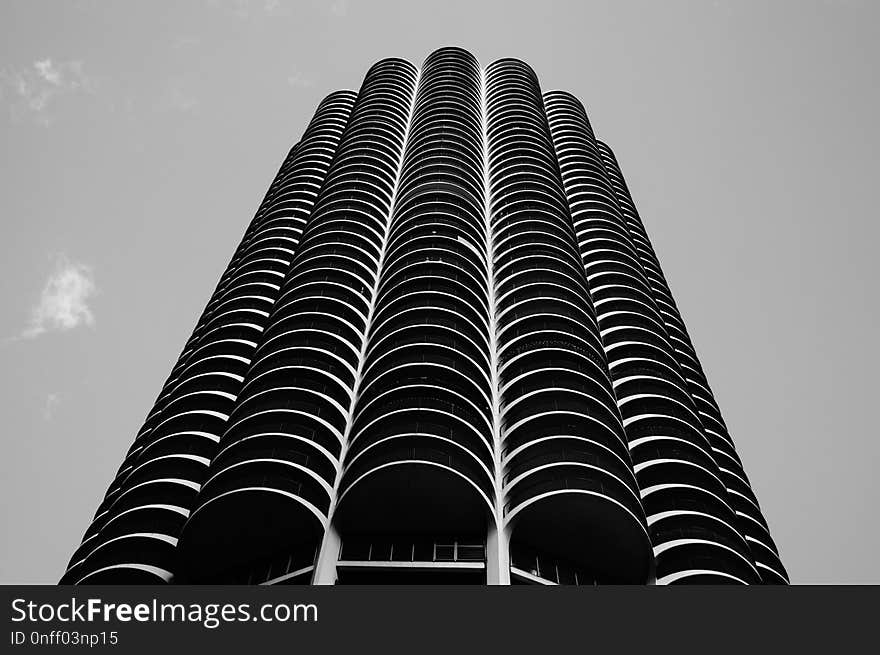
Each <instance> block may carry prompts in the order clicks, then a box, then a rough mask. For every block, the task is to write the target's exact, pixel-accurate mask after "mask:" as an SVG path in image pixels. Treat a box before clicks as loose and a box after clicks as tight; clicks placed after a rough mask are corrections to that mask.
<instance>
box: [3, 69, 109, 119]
mask: <svg viewBox="0 0 880 655" xmlns="http://www.w3.org/2000/svg"><path fill="white" fill-rule="evenodd" d="M94 90H95V81H94V80H93V79H92V78H91V77H89V76H88V75H87V74H86V72H85V69H84V68H83V63H82V62H81V61H78V60H71V61H62V62H57V63H56V62H53V61H52V59H50V58H46V59H39V60H37V61H35V62H34V63H33V64H31V65H30V66H29V67H27V68H24V69H20V70H15V69H11V68H9V67H6V68H3V69H2V70H0V98H3V99H4V100H5V101H6V102H7V104H8V105H9V111H10V114H11V115H12V117H13V118H14V119H20V118H22V117H24V116H28V115H29V116H31V117H32V118H33V119H34V120H35V121H36V122H37V123H39V124H40V125H44V126H48V125H49V124H50V123H51V121H52V117H51V115H50V113H49V108H50V105H51V104H52V103H54V102H55V100H56V99H57V98H58V97H60V96H63V95H70V94H74V93H92V92H94Z"/></svg>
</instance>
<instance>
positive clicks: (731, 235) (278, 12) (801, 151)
mask: <svg viewBox="0 0 880 655" xmlns="http://www.w3.org/2000/svg"><path fill="white" fill-rule="evenodd" d="M538 5H540V8H536V6H538ZM878 25H880V3H877V2H859V1H857V0H850V1H847V0H835V1H831V0H828V1H825V2H809V1H806V0H804V1H797V2H787V3H784V2H755V3H751V2H743V1H731V2H721V1H716V2H708V1H707V2H662V3H661V2H644V3H628V2H620V1H613V2H612V1H609V2H585V1H579V2H571V3H563V2H558V3H554V2H547V1H544V2H541V3H537V2H534V1H533V0H532V1H529V2H480V1H478V0H467V1H465V2H456V1H449V0H446V1H444V2H432V3H420V2H413V1H407V2H375V1H374V2H369V3H367V2H357V1H355V0H348V1H346V0H336V1H335V2H329V1H328V2H319V1H318V0H300V1H298V2H290V3H287V2H278V1H272V0H270V1H268V2H267V1H266V0H252V1H250V2H249V1H247V0H240V1H231V0H230V1H226V0H215V1H202V2H189V3H183V2H175V3H170V2H169V3H161V2H139V3H128V2H109V1H106V2H97V1H90V0H79V1H76V2H67V3H65V4H62V3H57V2H42V1H34V0H27V1H24V0H21V1H16V0H7V1H6V2H3V3H2V4H0V144H2V146H0V217H2V226H3V232H2V237H3V238H2V240H0V243H2V248H3V250H2V254H3V256H2V257H0V302H2V307H3V312H2V314H0V369H2V371H3V373H4V374H3V375H2V376H0V390H2V395H0V397H2V405H0V406H2V409H3V429H4V432H5V435H4V438H3V450H2V455H0V485H2V486H0V492H2V497H3V499H4V500H3V503H2V512H3V514H2V525H3V534H4V538H3V539H2V540H0V582H2V583H22V582H34V583H54V582H56V581H57V580H58V578H59V576H60V575H61V573H62V572H63V570H64V567H65V566H66V563H67V559H68V558H69V556H70V554H71V553H72V552H73V550H74V548H75V547H76V546H77V544H78V543H79V540H80V538H81V537H82V533H83V531H84V530H85V528H86V527H87V525H88V523H89V521H90V519H91V516H92V514H93V512H94V510H95V508H96V507H97V504H98V502H99V501H100V499H101V497H102V495H103V493H104V492H105V490H106V487H107V485H108V483H109V482H110V480H111V478H112V476H113V475H114V474H115V472H116V468H117V466H118V465H119V463H120V461H121V459H122V457H123V455H124V453H125V451H126V449H127V448H128V446H129V444H130V442H131V440H132V439H133V437H134V434H135V432H136V431H137V429H138V428H139V427H140V424H141V422H142V420H143V418H144V416H145V415H146V413H147V411H148V410H149V408H150V406H151V405H152V402H153V400H154V399H155V397H156V395H157V393H158V391H159V389H160V387H161V385H162V383H163V382H164V380H165V377H166V375H167V374H168V372H169V371H170V369H171V366H172V364H173V363H174V361H175V360H176V358H177V355H178V354H179V352H180V350H181V348H182V347H183V344H184V342H185V340H186V339H187V337H188V336H189V334H190V332H191V330H192V328H193V326H194V324H195V321H196V319H197V317H198V315H199V314H200V312H201V310H202V308H203V306H204V304H205V303H206V302H207V300H208V298H209V296H210V294H211V292H212V291H213V288H214V286H215V284H216V282H217V279H218V278H219V276H220V274H221V273H222V271H223V269H224V268H225V266H226V264H227V262H228V259H229V257H230V256H231V254H232V251H233V249H234V248H235V246H236V245H237V243H238V240H239V238H240V237H241V234H242V233H243V232H244V229H245V227H246V225H247V223H248V221H249V220H250V218H251V217H252V216H253V213H254V211H255V210H256V208H257V205H258V203H259V201H260V199H261V198H262V196H263V194H264V192H265V190H266V188H267V187H268V185H269V183H270V182H271V180H272V177H273V176H274V174H275V171H276V170H277V168H278V166H279V165H280V163H281V160H282V158H283V156H284V155H285V154H286V152H287V150H288V148H289V147H290V146H291V145H292V143H293V142H294V141H296V140H297V138H298V137H299V135H300V134H301V132H302V130H303V129H304V128H305V125H306V122H307V120H308V119H309V117H310V116H311V114H312V112H313V111H314V109H315V107H316V105H317V103H318V101H319V100H320V99H321V98H322V97H323V96H324V95H326V94H327V93H329V92H331V91H333V90H336V89H341V88H355V89H356V88H357V87H358V86H359V84H360V81H361V79H362V77H363V75H364V73H365V72H366V70H367V68H368V67H369V65H370V64H371V63H372V62H374V61H375V60H377V59H379V58H382V57H386V56H398V57H405V58H408V59H410V60H411V61H413V62H414V63H416V64H420V63H421V61H422V60H423V59H424V57H425V56H426V55H427V54H428V53H429V52H430V51H431V50H433V49H435V48H436V47H439V46H444V45H459V46H463V47H466V48H468V49H469V50H471V51H472V52H473V53H474V54H475V55H476V56H477V57H478V58H479V59H480V60H481V61H482V62H483V63H484V64H486V63H489V62H490V61H492V60H493V59H496V58H499V57H504V56H510V57H518V58H521V59H524V60H525V61H527V62H529V63H530V64H531V65H532V66H533V67H534V68H535V70H536V71H537V73H538V75H539V76H540V78H541V81H542V84H543V87H544V89H545V90H549V89H553V88H560V89H567V90H570V91H572V92H573V93H574V94H575V95H577V96H578V97H579V98H580V99H581V100H582V101H583V102H584V105H585V106H586V108H587V110H588V112H589V113H590V116H591V120H592V122H593V127H594V129H595V131H596V133H597V135H598V136H599V138H601V139H603V140H605V141H607V142H608V143H609V145H610V146H611V147H612V148H613V149H614V150H615V152H616V154H617V156H618V159H619V160H620V163H621V166H622V168H623V172H624V175H625V176H626V178H627V181H628V183H629V185H630V188H631V190H632V192H633V195H634V197H635V201H636V204H637V205H638V207H639V209H640V212H641V214H642V217H643V220H644V222H645V225H646V227H647V229H648V232H649V233H650V235H651V237H652V240H653V242H654V246H655V248H656V250H657V253H658V255H659V257H660V260H661V263H662V264H663V266H664V269H665V271H666V274H667V277H668V279H669V283H670V285H671V287H672V290H673V293H674V294H675V296H676V299H677V300H678V303H679V306H680V308H681V311H682V314H683V315H684V319H685V322H686V324H687V326H688V328H689V330H690V332H691V336H692V337H693V340H694V343H695V345H696V348H697V351H698V354H699V356H700V358H701V360H702V363H703V366H704V368H705V369H706V372H707V374H708V376H709V381H710V383H711V385H712V387H713V389H714V391H715V395H716V397H717V399H718V402H719V404H720V405H721V409H722V411H723V413H724V416H725V418H726V420H727V423H728V426H729V427H730V430H731V433H732V434H733V437H734V440H735V441H736V444H737V447H738V450H739V453H740V455H741V457H742V459H743V463H744V465H745V468H746V472H747V473H748V475H749V476H750V478H751V482H752V485H753V487H754V488H755V491H756V493H757V495H758V499H759V500H760V502H761V505H762V508H763V510H764V514H765V515H766V517H767V520H768V521H769V523H770V528H771V531H772V533H773V535H774V537H775V539H776V542H777V543H778V545H779V548H780V551H781V555H782V560H783V563H784V564H785V565H786V566H787V568H788V570H789V573H790V575H791V578H792V581H793V582H798V583H828V582H851V583H857V582H872V583H880V558H878V557H877V553H878V552H880V526H878V521H877V516H878V509H877V507H878V502H880V493H878V489H880V483H878V482H877V481H876V480H877V471H876V466H877V463H878V462H880V438H878V436H880V435H878V431H877V429H876V425H877V422H876V418H874V419H871V412H872V411H873V410H872V409H871V408H872V406H873V402H874V401H875V399H874V398H873V397H872V396H873V393H874V392H876V391H877V387H878V385H877V383H876V379H877V378H876V371H877V370H878V367H880V362H878V348H877V347H876V345H875V344H876V337H875V334H874V333H875V331H876V322H877V318H878V307H877V291H876V288H875V283H876V281H877V278H878V265H877V262H876V253H875V251H876V242H877V237H878V231H880V229H878V221H877V220H876V219H877V217H876V207H877V204H878V202H877V199H876V198H873V197H872V196H873V195H874V194H875V189H876V188H877V180H878V177H880V176H878V174H880V170H878V161H880V156H878V153H880V136H878V135H880V131H878V127H877V117H878V116H880V85H878V81H877V70H876V67H877V64H878V62H880V45H878V44H880V30H878V27H877V26H878Z"/></svg>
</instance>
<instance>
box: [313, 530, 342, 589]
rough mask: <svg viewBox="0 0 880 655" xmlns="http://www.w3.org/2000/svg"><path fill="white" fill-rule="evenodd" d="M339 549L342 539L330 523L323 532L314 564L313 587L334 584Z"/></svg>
mask: <svg viewBox="0 0 880 655" xmlns="http://www.w3.org/2000/svg"><path fill="white" fill-rule="evenodd" d="M341 548H342V539H340V537H339V532H337V531H336V527H335V526H334V525H333V523H331V524H330V525H328V526H327V530H326V531H325V532H324V540H323V541H322V542H321V550H319V551H318V561H317V562H316V563H315V572H314V573H313V574H312V584H313V585H334V584H336V563H337V562H338V561H339V551H340V549H341Z"/></svg>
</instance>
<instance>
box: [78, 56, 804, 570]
mask: <svg viewBox="0 0 880 655" xmlns="http://www.w3.org/2000/svg"><path fill="white" fill-rule="evenodd" d="M62 582H65V583H150V582H241V583H264V582H270V583H287V584H309V583H314V584H333V583H340V584H361V583H377V584H384V583H400V582H424V583H448V582H452V583H475V584H486V583H488V584H510V583H534V584H596V583H599V584H602V583H633V584H645V583H651V582H656V583H658V584H668V583H712V584H714V583H746V584H758V583H785V582H787V577H786V573H785V570H784V568H783V566H782V564H781V562H780V560H779V557H778V554H777V551H776V547H775V545H774V543H773V540H772V538H771V536H770V533H769V531H768V528H767V524H766V521H765V520H764V518H763V516H762V514H761V511H760V509H759V506H758V502H757V499H756V498H755V495H754V493H753V492H752V490H751V488H750V486H749V483H748V479H747V477H746V475H745V473H744V471H743V467H742V464H741V462H740V460H739V458H738V456H737V454H736V451H735V449H734V446H733V442H732V440H731V438H730V435H729V434H728V432H727V429H726V427H725V425H724V421H723V419H722V418H721V414H720V411H719V409H718V406H717V405H716V403H715V401H714V399H713V397H712V392H711V391H710V389H709V386H708V382H707V381H706V377H705V375H704V373H703V371H702V368H701V367H700V364H699V361H698V360H697V356H696V353H695V351H694V348H693V346H692V344H691V341H690V338H689V337H688V334H687V331H686V329H685V326H684V323H683V322H682V319H681V316H680V314H679V312H678V310H677V308H676V305H675V302H674V301H673V298H672V295H671V293H670V290H669V288H668V286H667V284H666V281H665V279H664V277H663V273H662V272H661V269H660V265H659V263H658V260H657V257H656V255H655V254H654V251H653V249H652V247H651V244H650V241H649V240H648V237H647V234H646V232H645V229H644V227H643V225H642V222H641V219H640V218H639V216H638V213H637V212H636V209H635V206H634V204H633V201H632V199H631V197H630V195H629V191H628V190H627V187H626V184H625V182H624V180H623V176H622V174H621V172H620V168H619V166H618V164H617V161H616V159H615V157H614V155H613V153H612V152H611V150H610V149H609V148H608V146H606V145H605V144H604V143H602V142H600V141H597V140H596V138H595V136H594V135H593V132H592V128H591V126H590V123H589V121H588V119H587V115H586V113H585V111H584V109H583V107H582V105H581V104H580V102H579V101H578V100H577V99H576V98H574V97H573V96H572V95H570V94H568V93H565V92H558V91H552V92H548V93H544V94H543V95H542V93H541V90H540V86H539V83H538V80H537V78H536V76H535V74H534V72H533V71H532V70H531V69H530V68H529V67H528V66H527V65H526V64H524V63H523V62H521V61H518V60H514V59H502V60H499V61H496V62H494V63H492V64H491V65H489V66H488V67H486V68H481V67H480V65H479V63H478V62H477V61H476V60H475V59H474V57H473V56H472V55H471V54H469V53H468V52H466V51H464V50H461V49H458V48H443V49H441V50H438V51H436V52H434V53H433V54H431V55H430V56H429V57H428V58H427V60H426V61H425V62H424V65H423V66H422V68H421V69H417V68H416V67H415V66H413V65H412V64H410V63H409V62H406V61H403V60H399V59H386V60H382V61H380V62H378V63H377V64H375V65H374V66H373V67H372V68H370V70H369V71H368V73H367V75H366V77H365V79H364V82H363V84H362V86H361V88H360V90H359V91H358V92H357V93H354V92H349V91H342V92H338V93H334V94H331V95H330V96H328V97H327V98H326V99H325V100H324V101H323V102H322V103H321V104H320V105H319V107H318V110H317V112H316V113H315V116H314V118H313V119H312V121H311V123H310V124H309V126H308V127H307V129H306V131H305V133H304V134H303V137H302V139H301V140H300V142H299V143H298V144H296V145H295V146H294V147H293V149H292V150H291V151H290V154H289V155H288V157H287V159H286V160H285V161H284V163H283V165H282V167H281V169H280V171H279V173H278V175H277V176H276V178H275V180H274V182H273V183H272V185H271V186H270V187H269V191H268V193H267V194H266V197H265V199H264V201H263V203H262V204H261V205H260V208H259V210H258V211H257V214H256V216H255V218H254V219H253V221H252V222H251V224H250V226H249V227H248V229H247V231H246V232H245V235H244V238H243V239H242V242H241V244H240V245H239V247H238V249H237V250H236V251H235V254H234V255H233V258H232V261H231V262H230V264H229V267H228V268H227V270H226V272H225V273H224V275H223V276H222V277H221V279H220V282H219V284H218V286H217V289H216V291H215V292H214V294H213V296H212V297H211V299H210V301H209V302H208V305H207V306H206V308H205V310H204V312H203V314H202V317H201V319H200V320H199V322H198V324H197V325H196V328H195V330H194V331H193V335H192V337H191V338H190V339H189V341H188V342H187V344H186V346H185V347H184V349H183V352H182V354H181V355H180V358H179V360H178V362H177V364H176V365H175V367H174V368H173V370H172V371H171V375H170V376H169V378H168V380H167V382H166V383H165V386H164V387H163V389H162V391H161V393H160V394H159V397H158V399H157V401H156V403H155V405H154V407H153V409H152V410H151V411H150V413H149V414H148V416H147V418H146V421H145V423H144V426H143V428H142V429H141V430H140V432H139V433H138V435H137V436H136V438H135V441H134V443H133V445H132V447H131V449H130V450H129V452H128V455H127V456H126V458H125V460H124V461H123V463H122V466H121V467H120V469H119V472H118V473H117V475H116V478H115V479H114V480H113V482H112V483H111V485H110V488H109V490H108V492H107V494H106V497H105V498H104V500H103V502H102V503H101V505H100V506H99V508H98V511H97V513H96V515H95V518H94V520H93V522H92V524H91V525H90V526H89V528H88V530H87V531H86V533H85V537H84V539H83V542H82V544H81V545H80V547H79V548H78V549H77V550H76V552H75V553H74V555H73V557H72V559H71V561H70V565H69V568H68V570H67V572H66V573H65V574H64V577H63V579H62Z"/></svg>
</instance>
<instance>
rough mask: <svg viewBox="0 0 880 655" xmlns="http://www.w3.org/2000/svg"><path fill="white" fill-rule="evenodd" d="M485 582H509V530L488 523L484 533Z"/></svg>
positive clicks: (491, 583)
mask: <svg viewBox="0 0 880 655" xmlns="http://www.w3.org/2000/svg"><path fill="white" fill-rule="evenodd" d="M486 584H487V585H509V584H510V530H508V529H507V528H506V527H503V526H502V527H499V525H498V523H497V522H493V523H490V524H489V531H488V534H487V535H486Z"/></svg>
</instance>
